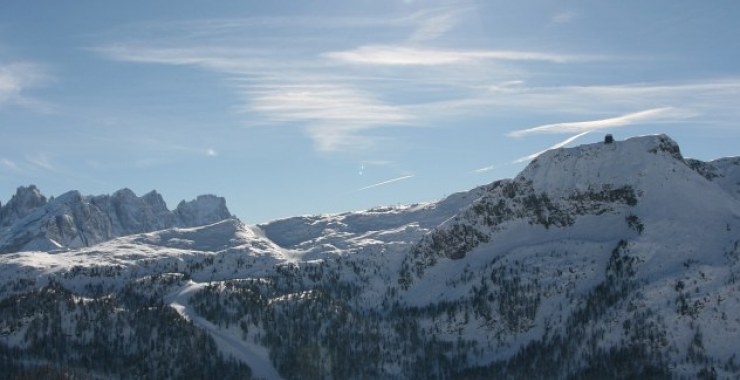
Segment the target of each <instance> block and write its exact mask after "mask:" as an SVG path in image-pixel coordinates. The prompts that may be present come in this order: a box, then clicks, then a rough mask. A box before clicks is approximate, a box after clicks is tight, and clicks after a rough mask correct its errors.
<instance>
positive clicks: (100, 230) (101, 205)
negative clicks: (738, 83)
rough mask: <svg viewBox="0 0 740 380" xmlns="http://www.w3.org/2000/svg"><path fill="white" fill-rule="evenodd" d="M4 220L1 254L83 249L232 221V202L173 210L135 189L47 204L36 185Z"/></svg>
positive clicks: (208, 198) (212, 199)
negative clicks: (140, 235)
mask: <svg viewBox="0 0 740 380" xmlns="http://www.w3.org/2000/svg"><path fill="white" fill-rule="evenodd" d="M0 215H1V216H2V218H0V253H10V252H18V251H27V250H35V251H51V250H56V249H66V248H79V247H85V246H91V245H95V244H98V243H101V242H104V241H107V240H110V239H113V238H116V237H119V236H126V235H131V234H136V233H143V232H152V231H158V230H163V229H166V228H172V227H195V226H201V225H206V224H212V223H215V222H218V221H221V220H224V219H228V218H231V217H232V216H231V213H230V212H229V210H228V209H227V208H226V200H225V199H224V198H221V197H216V196H213V195H204V196H199V197H198V198H197V199H195V200H193V201H191V202H185V201H183V202H181V203H180V205H179V206H178V208H177V209H176V210H175V211H170V210H169V209H167V205H166V204H165V202H164V199H163V198H162V196H161V195H160V194H159V193H157V192H156V191H152V192H149V193H147V194H146V195H144V196H141V197H139V196H137V195H136V194H135V193H134V192H133V191H131V190H130V189H122V190H118V191H116V192H115V193H113V194H111V195H99V196H83V195H82V194H80V192H78V191H70V192H67V193H65V194H63V195H61V196H59V197H57V198H55V199H53V200H51V201H49V202H47V200H46V197H44V196H43V195H42V194H41V192H40V191H39V190H38V189H37V188H36V187H35V186H33V185H32V186H29V187H21V188H19V189H18V191H17V193H16V195H15V196H13V198H12V199H11V200H10V202H8V204H6V205H5V206H4V207H3V208H2V209H0Z"/></svg>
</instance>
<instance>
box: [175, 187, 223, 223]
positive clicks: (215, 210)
mask: <svg viewBox="0 0 740 380" xmlns="http://www.w3.org/2000/svg"><path fill="white" fill-rule="evenodd" d="M174 214H175V215H176V217H177V219H178V221H179V225H180V226H182V227H193V226H203V225H206V224H212V223H216V222H219V221H222V220H224V219H228V218H231V217H232V216H231V213H230V212H229V209H228V208H226V199H225V198H223V197H217V196H215V195H210V194H208V195H199V196H198V198H196V199H195V200H192V201H190V202H185V201H182V202H180V204H178V205H177V209H175V211H174Z"/></svg>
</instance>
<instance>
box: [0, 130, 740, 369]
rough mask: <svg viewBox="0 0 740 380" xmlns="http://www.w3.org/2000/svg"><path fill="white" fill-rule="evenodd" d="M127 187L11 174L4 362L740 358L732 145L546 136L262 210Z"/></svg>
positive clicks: (732, 362)
mask: <svg viewBox="0 0 740 380" xmlns="http://www.w3.org/2000/svg"><path fill="white" fill-rule="evenodd" d="M122 192H123V193H122V194H119V193H116V194H114V195H112V196H109V197H81V196H79V194H77V195H75V193H72V195H69V194H70V193H68V194H66V195H64V196H60V197H58V198H56V199H54V200H50V201H48V202H47V201H46V199H45V198H44V197H43V196H42V195H41V194H40V193H39V192H38V190H37V189H35V188H33V187H31V188H21V189H19V191H18V193H17V194H16V196H15V197H13V199H12V200H11V201H10V202H8V204H6V205H5V206H4V207H3V208H2V212H0V215H2V219H0V226H3V227H2V232H0V236H2V240H0V241H2V242H8V241H16V242H18V241H25V243H23V244H20V243H14V244H8V243H4V245H3V246H4V247H16V248H18V247H20V248H19V249H22V250H23V252H14V253H8V254H5V255H0V371H3V373H9V374H12V375H13V376H15V375H16V374H17V376H21V375H23V376H29V374H30V375H39V374H41V375H39V376H40V377H42V375H44V374H47V375H48V374H52V375H53V374H60V373H68V374H70V373H71V374H74V375H79V376H87V377H93V378H94V377H101V378H107V377H135V378H139V377H145V378H162V377H168V378H192V377H210V378H214V377H218V378H230V377H233V378H247V377H249V376H252V377H256V378H270V379H272V378H288V379H340V378H341V379H344V378H399V379H406V378H423V379H430V378H437V379H446V378H455V379H458V378H463V379H467V378H469V379H491V378H527V379H532V378H533V379H537V378H541V379H552V378H555V379H566V378H574V379H591V378H738V376H740V363H738V358H737V357H736V354H737V352H738V351H740V344H738V343H737V342H740V295H739V294H740V292H738V291H739V290H740V285H739V284H738V274H740V264H738V262H740V233H739V232H738V231H740V158H737V157H735V158H723V159H719V160H716V161H712V162H702V161H698V160H691V159H684V158H683V157H682V155H681V153H680V149H679V147H678V145H677V144H676V143H675V142H674V141H673V140H671V139H670V138H669V137H667V136H664V135H659V136H644V137H638V138H632V139H629V140H625V141H616V142H613V143H610V144H605V143H596V144H589V145H582V146H579V147H575V148H570V149H557V150H552V151H548V152H546V153H544V154H542V155H541V156H540V157H538V158H537V159H535V160H534V161H532V162H531V163H530V164H529V166H527V168H526V169H525V170H523V171H522V172H521V173H520V174H519V175H518V176H517V177H516V178H514V179H511V180H500V181H496V182H494V183H492V184H489V185H486V186H481V187H479V188H476V189H473V190H471V191H468V192H463V193H458V194H453V195H451V196H450V197H447V198H446V199H443V200H441V201H438V202H432V203H426V204H417V205H411V206H403V207H388V208H377V209H372V210H367V211H361V212H351V213H344V214H337V215H323V216H310V217H309V216H307V217H295V218H287V219H282V220H277V221H274V222H270V223H266V224H264V225H258V226H248V225H244V224H243V223H241V222H240V221H239V220H237V219H234V218H231V217H230V215H229V213H228V211H227V210H226V208H225V205H224V202H223V200H222V199H219V198H215V197H208V198H204V199H201V198H199V199H198V200H196V201H194V202H195V203H191V204H181V206H178V208H177V209H176V210H175V211H174V212H169V211H167V209H166V207H165V206H164V202H162V201H161V197H160V196H158V195H157V194H156V193H150V194H147V195H145V196H144V197H141V198H138V197H136V196H135V195H133V193H130V192H127V191H125V190H124V191H122ZM152 194H153V195H152ZM114 199H115V200H114ZM117 205H118V206H117ZM120 205H126V206H125V207H122V206H120ZM85 210H99V211H85ZM95 215H102V216H101V217H97V216H95ZM103 216H106V217H107V219H105V218H104V217H103ZM65 218H71V219H72V220H74V223H72V222H70V223H69V225H70V226H71V225H73V226H75V228H76V231H78V232H77V234H76V235H75V234H73V233H67V232H63V233H62V232H58V231H68V230H71V228H69V229H64V228H56V229H54V228H53V226H55V225H57V224H59V222H57V220H64V219H65ZM105 220H107V221H108V224H105V222H104V221H105ZM113 220H115V221H113ZM83 221H84V223H83ZM61 223H64V222H61ZM85 223H87V224H85ZM97 224H101V225H102V226H103V227H95V228H93V227H91V226H97ZM50 226H52V227H50ZM184 226H189V227H188V228H184ZM106 228H107V229H106ZM8 231H12V233H10V232H8ZM80 231H81V232H80ZM88 231H104V232H99V233H96V234H92V233H91V232H88ZM105 231H115V232H105ZM8 236H13V238H12V239H10V238H8ZM26 236H30V238H28V239H27V238H26ZM66 236H76V237H75V238H74V239H73V238H65V237H66ZM83 236H84V238H83ZM91 236H92V237H93V238H90V237H91ZM116 236H118V237H116ZM114 237H115V238H114ZM24 239H25V240H24ZM44 239H47V240H44ZM65 239H66V240H65ZM75 239H77V240H75ZM85 239H87V240H85ZM46 241H54V242H57V243H59V245H63V246H66V247H70V248H72V249H68V250H59V249H57V248H55V247H56V244H51V245H49V244H47V245H44V244H46V243H44V242H46ZM94 243H98V244H94ZM75 247H78V248H75ZM30 248H33V249H34V251H30V250H29V249H30ZM16 250H18V249H6V251H16ZM184 363H186V364H184ZM204 371H205V372H204Z"/></svg>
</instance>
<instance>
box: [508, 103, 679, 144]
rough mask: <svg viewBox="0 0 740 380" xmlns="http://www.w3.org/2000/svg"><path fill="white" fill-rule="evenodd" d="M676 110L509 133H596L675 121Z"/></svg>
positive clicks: (666, 108) (516, 134)
mask: <svg viewBox="0 0 740 380" xmlns="http://www.w3.org/2000/svg"><path fill="white" fill-rule="evenodd" d="M676 111H677V110H676V109H675V108H672V107H663V108H652V109H649V110H645V111H640V112H634V113H630V114H626V115H622V116H618V117H613V118H610V119H601V120H591V121H577V122H571V123H558V124H545V125H540V126H539V127H534V128H529V129H520V130H518V131H513V132H510V133H509V136H511V137H521V136H524V135H528V134H532V133H568V132H584V131H595V130H597V129H602V128H614V127H625V126H629V125H632V124H635V123H637V122H645V121H647V120H650V119H658V120H665V119H675V118H676V115H675V113H676Z"/></svg>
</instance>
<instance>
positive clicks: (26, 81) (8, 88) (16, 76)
mask: <svg viewBox="0 0 740 380" xmlns="http://www.w3.org/2000/svg"><path fill="white" fill-rule="evenodd" d="M46 71H47V70H46V69H45V68H44V67H43V66H42V65H39V64H36V63H29V62H12V63H5V64H3V63H0V108H2V107H3V106H7V105H18V106H22V107H26V108H31V109H35V110H37V111H41V112H47V111H49V110H50V106H49V105H47V104H45V103H44V102H42V101H40V100H37V99H34V98H32V97H29V96H28V95H27V94H26V92H27V91H28V90H30V89H32V88H35V87H39V86H41V85H43V84H44V83H46V82H48V81H49V75H48V74H47V72H46Z"/></svg>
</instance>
